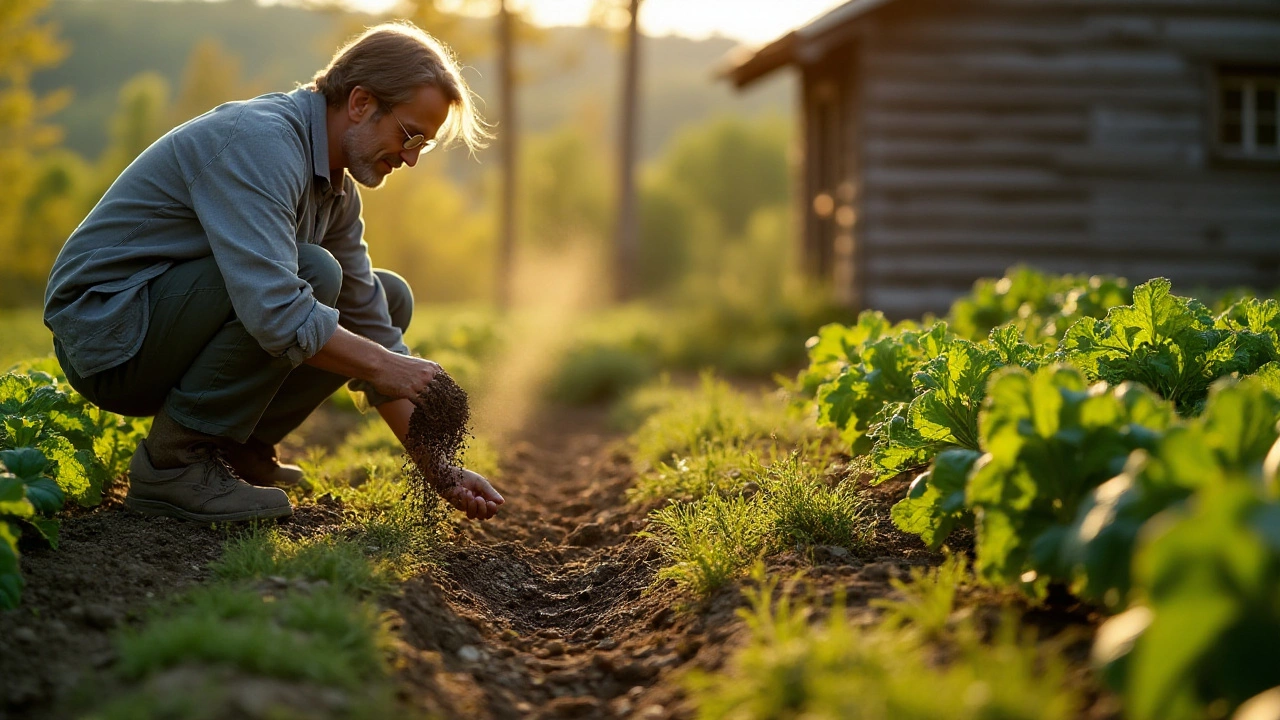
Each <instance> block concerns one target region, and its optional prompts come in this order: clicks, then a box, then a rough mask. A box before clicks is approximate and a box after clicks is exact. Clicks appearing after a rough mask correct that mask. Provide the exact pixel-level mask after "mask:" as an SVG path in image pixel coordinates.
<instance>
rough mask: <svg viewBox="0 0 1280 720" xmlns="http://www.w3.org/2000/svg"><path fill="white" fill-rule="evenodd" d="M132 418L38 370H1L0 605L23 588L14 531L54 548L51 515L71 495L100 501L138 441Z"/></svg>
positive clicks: (89, 501)
mask: <svg viewBox="0 0 1280 720" xmlns="http://www.w3.org/2000/svg"><path fill="white" fill-rule="evenodd" d="M138 431H139V430H138V428H137V427H136V426H135V425H134V423H132V422H131V421H128V420H125V419H124V418H121V417H119V416H117V415H113V414H111V413H108V412H105V411H103V410H100V409H98V408H95V407H93V406H91V405H89V404H88V403H87V402H86V401H85V400H84V398H82V397H80V396H79V395H78V394H76V393H74V392H73V391H71V390H70V388H65V387H62V386H59V385H58V384H57V382H56V381H55V379H54V378H53V376H51V375H49V374H48V373H45V372H42V371H30V372H11V373H7V374H5V375H3V376H0V464H3V465H4V467H5V468H6V470H5V471H4V472H3V473H0V607H14V606H16V605H17V603H18V600H19V598H20V595H21V590H22V577H21V575H20V574H19V568H18V537H19V536H20V534H21V528H22V527H24V526H25V527H29V528H31V529H32V530H34V531H35V532H36V533H37V534H38V535H40V537H42V538H44V540H45V541H47V542H49V543H50V544H51V545H53V546H54V547H57V544H58V521H57V520H56V519H54V518H53V516H54V514H55V513H57V512H58V511H59V510H61V509H62V506H63V502H64V501H65V500H66V499H68V498H69V499H71V500H74V501H76V502H77V503H79V504H80V505H84V506H92V505H96V504H98V503H99V502H100V501H101V499H102V489H103V487H104V486H105V485H106V484H107V483H108V482H110V481H111V480H112V479H114V478H115V476H116V474H117V473H118V472H121V471H122V469H123V463H124V462H125V461H124V460H123V459H122V458H124V457H127V455H126V451H125V450H124V448H123V446H125V445H129V450H128V452H132V447H133V446H132V444H131V443H132V442H133V441H134V440H136V433H137V432H138Z"/></svg>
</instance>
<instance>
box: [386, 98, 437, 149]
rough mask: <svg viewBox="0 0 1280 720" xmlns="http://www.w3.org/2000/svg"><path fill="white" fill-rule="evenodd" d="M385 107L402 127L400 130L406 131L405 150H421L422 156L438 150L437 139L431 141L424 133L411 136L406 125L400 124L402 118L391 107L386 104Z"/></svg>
mask: <svg viewBox="0 0 1280 720" xmlns="http://www.w3.org/2000/svg"><path fill="white" fill-rule="evenodd" d="M384 107H386V108H387V112H389V113H391V117H393V118H395V119H396V124H398V125H399V126H400V129H401V130H403V131H404V137H405V140H404V149H405V150H420V153H419V154H422V155H425V154H426V153H429V152H431V151H432V150H435V148H436V139H435V138H431V139H430V140H428V139H427V137H426V136H425V135H423V134H422V133H418V134H417V135H410V134H409V130H408V129H407V128H406V127H405V126H404V123H402V122H400V117H399V116H398V115H396V113H395V111H394V110H392V109H391V106H390V105H385V104H384Z"/></svg>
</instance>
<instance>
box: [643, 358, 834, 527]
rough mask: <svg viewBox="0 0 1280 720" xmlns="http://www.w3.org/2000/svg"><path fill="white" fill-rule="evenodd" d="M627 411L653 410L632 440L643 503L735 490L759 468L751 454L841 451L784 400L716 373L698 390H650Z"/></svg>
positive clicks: (704, 379) (772, 455)
mask: <svg viewBox="0 0 1280 720" xmlns="http://www.w3.org/2000/svg"><path fill="white" fill-rule="evenodd" d="M627 407H628V409H626V410H624V415H629V416H631V417H635V416H636V415H637V414H640V413H644V412H647V413H648V416H647V418H646V419H645V420H644V421H643V423H642V424H641V425H640V428H639V429H638V430H637V431H636V432H635V433H634V434H633V435H632V437H631V445H632V454H631V457H632V464H633V465H634V466H635V468H636V471H637V473H638V474H639V477H638V478H637V480H636V484H635V486H634V487H633V488H632V489H631V490H630V492H629V494H630V496H631V498H632V499H633V500H635V501H637V502H646V501H649V500H654V499H659V498H668V499H696V498H699V497H702V496H703V495H705V494H707V493H710V492H713V491H721V492H723V491H732V490H736V489H738V488H739V487H740V486H741V485H742V484H743V480H742V476H743V475H745V474H746V473H748V471H749V470H750V468H751V467H752V465H751V462H750V461H749V460H748V458H749V456H751V455H759V456H762V457H764V458H766V459H767V461H769V462H772V461H773V460H775V459H777V458H779V457H783V456H785V455H786V454H788V453H790V452H791V449H792V448H794V447H797V446H800V447H802V448H803V450H804V453H805V454H806V455H807V456H813V457H817V456H820V455H824V454H826V455H829V454H830V453H832V452H833V451H834V448H833V447H832V446H831V445H829V444H827V443H824V442H823V440H824V436H823V435H821V434H819V433H817V432H815V431H814V430H813V429H811V428H810V427H809V426H808V425H806V424H805V423H804V422H802V421H801V420H799V419H797V418H795V417H793V416H791V415H790V414H789V412H788V410H787V406H786V403H785V402H784V401H783V400H782V399H780V398H778V397H775V396H772V395H767V394H762V395H761V396H760V397H758V398H750V397H748V396H747V395H746V394H744V393H741V392H738V391H737V390H734V389H733V388H732V387H731V386H730V385H729V384H728V383H726V382H724V381H723V380H720V379H718V378H716V377H715V376H714V375H713V374H711V373H704V374H703V375H702V379H701V383H700V385H699V387H698V389H696V390H684V389H674V388H671V386H670V385H669V383H668V384H659V385H656V386H650V387H647V388H645V389H644V391H643V392H642V393H637V396H636V400H635V401H634V403H632V404H631V405H629V406H627Z"/></svg>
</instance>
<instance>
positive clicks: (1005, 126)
mask: <svg viewBox="0 0 1280 720" xmlns="http://www.w3.org/2000/svg"><path fill="white" fill-rule="evenodd" d="M863 127H864V128H865V129H866V132H867V134H868V136H870V137H878V138H883V139H891V138H894V137H908V138H910V137H937V138H952V137H956V136H966V137H981V136H986V135H996V136H998V137H1008V138H1027V139H1036V138H1043V139H1047V140H1053V139H1077V138H1078V139H1085V138H1087V137H1088V133H1089V127H1090V119H1089V114H1088V113H1087V112H1086V111H1085V110H1083V109H1079V108H1072V109H1068V110H1065V111H1064V110H1050V109H1037V110H1030V111H1022V112H976V111H969V112H961V111H951V112H939V113H932V112H919V111H894V110H882V109H878V108H875V107H874V106H871V107H868V108H867V110H866V112H865V113H864V115H863Z"/></svg>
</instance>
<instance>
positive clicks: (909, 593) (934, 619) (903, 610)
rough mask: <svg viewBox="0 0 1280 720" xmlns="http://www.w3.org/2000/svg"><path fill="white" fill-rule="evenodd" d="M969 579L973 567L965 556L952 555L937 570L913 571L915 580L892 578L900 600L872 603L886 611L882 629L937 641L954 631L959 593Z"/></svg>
mask: <svg viewBox="0 0 1280 720" xmlns="http://www.w3.org/2000/svg"><path fill="white" fill-rule="evenodd" d="M968 579H969V568H968V567H967V565H966V563H965V559H964V557H963V556H962V555H950V556H948V557H947V559H946V560H943V561H942V564H941V565H939V566H937V567H932V568H923V567H919V566H917V567H913V568H911V581H910V582H904V581H902V580H900V579H898V578H891V579H890V580H889V584H890V585H891V586H892V587H893V589H894V591H896V593H897V595H898V597H896V598H881V599H874V600H872V601H871V605H872V607H877V608H880V609H881V610H883V611H884V616H883V618H882V621H881V627H883V628H885V629H887V630H905V631H908V632H913V633H918V634H920V635H922V636H923V637H924V638H926V639H931V640H937V639H942V638H943V637H944V636H946V635H947V631H948V630H949V629H950V628H951V613H952V611H953V610H954V609H955V600H956V594H957V593H958V592H959V591H960V588H961V587H962V586H963V585H964V584H965V583H966V581H967V580H968Z"/></svg>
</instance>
